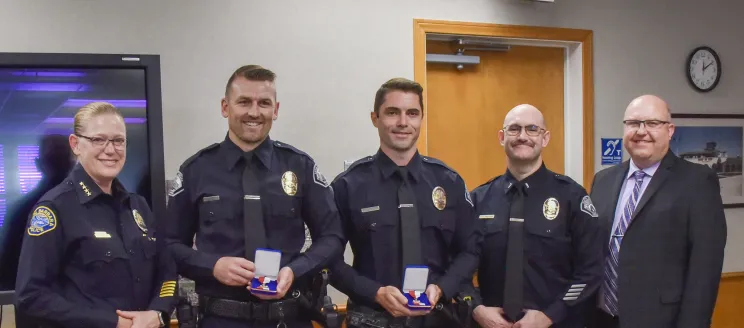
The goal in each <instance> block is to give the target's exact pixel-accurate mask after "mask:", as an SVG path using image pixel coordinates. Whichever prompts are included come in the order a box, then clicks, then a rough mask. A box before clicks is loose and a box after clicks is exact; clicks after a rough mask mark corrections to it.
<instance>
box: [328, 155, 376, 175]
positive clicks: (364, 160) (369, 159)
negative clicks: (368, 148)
mask: <svg viewBox="0 0 744 328" xmlns="http://www.w3.org/2000/svg"><path fill="white" fill-rule="evenodd" d="M372 159H374V157H372V156H365V157H362V158H360V159H358V160H356V161H354V163H351V165H349V167H348V168H346V170H344V171H343V172H341V173H339V175H337V176H336V178H335V179H334V180H337V179H340V178H341V177H343V176H344V175H345V174H346V173H348V172H351V170H353V169H354V168H355V167H358V166H359V165H361V164H364V163H371V162H372Z"/></svg>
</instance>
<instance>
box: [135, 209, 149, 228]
mask: <svg viewBox="0 0 744 328" xmlns="http://www.w3.org/2000/svg"><path fill="white" fill-rule="evenodd" d="M132 216H134V222H135V223H137V226H138V227H139V228H140V230H142V232H144V233H147V227H146V226H145V220H144V219H142V215H140V214H139V212H137V210H132Z"/></svg>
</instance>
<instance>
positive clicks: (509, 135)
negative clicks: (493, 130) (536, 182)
mask: <svg viewBox="0 0 744 328" xmlns="http://www.w3.org/2000/svg"><path fill="white" fill-rule="evenodd" d="M549 141H550V131H548V130H547V129H546V127H545V119H544V118H543V114H542V113H541V112H540V110H538V109H537V108H536V107H535V106H532V105H529V104H522V105H519V106H516V107H514V108H512V109H511V110H510V111H509V112H508V113H506V117H504V129H502V130H501V131H499V142H500V143H501V145H503V146H504V150H505V151H506V157H507V158H508V161H509V167H510V168H511V169H517V167H523V168H531V167H533V166H534V165H539V164H536V163H542V149H543V147H545V146H547V145H548V142H549ZM517 170H519V169H517Z"/></svg>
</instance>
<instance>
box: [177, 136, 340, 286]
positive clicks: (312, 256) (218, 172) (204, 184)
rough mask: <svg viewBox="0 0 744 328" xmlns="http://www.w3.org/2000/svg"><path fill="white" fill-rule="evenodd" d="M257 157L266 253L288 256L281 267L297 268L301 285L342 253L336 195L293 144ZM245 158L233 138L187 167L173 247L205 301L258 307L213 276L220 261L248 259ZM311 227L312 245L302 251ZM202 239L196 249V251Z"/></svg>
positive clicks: (268, 145) (271, 147)
mask: <svg viewBox="0 0 744 328" xmlns="http://www.w3.org/2000/svg"><path fill="white" fill-rule="evenodd" d="M253 153H254V154H255V159H254V162H253V163H254V164H253V166H254V167H255V168H254V169H257V170H259V172H257V174H256V175H257V176H258V179H259V180H260V190H261V192H260V197H261V208H262V211H263V216H264V218H263V219H264V227H265V230H266V240H267V243H268V245H265V247H266V248H269V249H275V250H279V251H281V253H282V257H281V267H285V266H287V267H290V268H291V269H292V271H293V272H294V275H295V287H297V285H298V283H299V280H301V277H302V276H306V277H305V278H307V277H311V276H312V275H313V274H315V273H317V272H320V270H321V269H322V268H323V267H324V266H326V265H327V263H328V261H329V259H331V258H332V257H334V256H336V255H337V254H341V253H342V252H343V248H342V241H343V235H342V231H341V224H340V220H339V217H338V211H337V210H336V207H335V205H334V203H333V192H332V190H331V188H330V186H329V184H328V182H327V181H326V179H325V178H324V177H323V175H322V174H321V173H320V172H319V171H318V167H317V165H316V164H315V162H314V161H313V159H312V158H310V156H308V155H307V154H305V153H304V152H302V151H299V150H297V149H296V148H294V147H292V146H290V145H288V144H285V143H282V142H279V141H274V140H271V139H270V138H268V137H267V138H266V140H264V141H263V142H262V143H261V144H260V145H259V146H258V147H256V149H254V150H253ZM243 155H244V152H243V151H242V150H241V149H240V148H239V147H238V146H237V145H236V144H235V143H233V142H232V141H231V140H230V139H229V137H226V138H225V140H224V141H223V142H222V143H219V144H213V145H211V146H209V147H207V148H205V149H203V150H201V151H199V152H197V154H196V155H194V156H192V157H191V158H189V159H187V160H186V161H185V162H184V163H183V165H182V166H181V168H180V170H179V173H178V174H177V176H176V180H175V184H174V187H173V188H172V190H171V191H170V195H169V196H170V198H169V203H168V225H169V227H168V245H169V248H170V249H171V250H172V252H173V254H174V256H175V257H176V262H177V263H178V267H179V272H180V273H181V274H182V275H184V276H186V277H188V278H190V279H192V280H194V281H195V283H196V291H197V292H198V293H199V294H200V295H204V296H212V297H220V298H227V299H233V300H241V301H256V300H257V299H256V298H255V297H253V296H252V295H251V294H250V293H249V291H248V290H247V289H246V287H245V286H244V287H230V286H225V285H223V284H221V283H220V282H219V281H218V280H217V279H216V278H214V276H213V269H214V265H215V263H217V260H219V259H220V258H221V257H223V256H230V257H245V241H244V239H245V237H244V229H245V228H246V227H244V221H243V201H244V200H243V198H244V195H243V194H244V193H243V186H242V175H243V169H244V167H245V165H246V164H245V160H244V159H243V158H244V157H243ZM257 162H259V163H260V164H256V163H257ZM283 176H284V177H289V176H291V177H292V179H283V178H282V177H283ZM295 178H296V179H295ZM288 184H292V185H288ZM305 226H307V228H308V230H309V232H310V235H311V236H312V245H311V246H310V247H309V248H308V249H307V250H305V251H304V252H302V250H303V249H302V248H303V245H304V244H305ZM248 228H250V227H248ZM195 235H196V238H195V243H196V250H195V249H193V248H192V246H193V244H194V243H193V242H192V241H193V240H194V236H195ZM306 274H308V275H306ZM308 279H309V278H307V279H304V280H305V281H308Z"/></svg>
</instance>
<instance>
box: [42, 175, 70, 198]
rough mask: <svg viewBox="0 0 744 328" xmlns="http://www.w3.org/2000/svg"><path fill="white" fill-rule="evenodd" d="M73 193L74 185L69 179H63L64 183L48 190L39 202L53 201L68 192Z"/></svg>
mask: <svg viewBox="0 0 744 328" xmlns="http://www.w3.org/2000/svg"><path fill="white" fill-rule="evenodd" d="M74 191H75V185H74V184H73V183H72V181H70V180H69V179H65V180H64V181H62V183H60V184H58V185H56V186H55V187H54V188H52V189H50V190H49V191H48V192H47V193H46V194H44V195H43V196H42V197H41V198H40V199H39V202H41V201H54V200H56V199H57V198H58V197H61V196H62V195H64V194H66V193H68V192H74Z"/></svg>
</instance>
